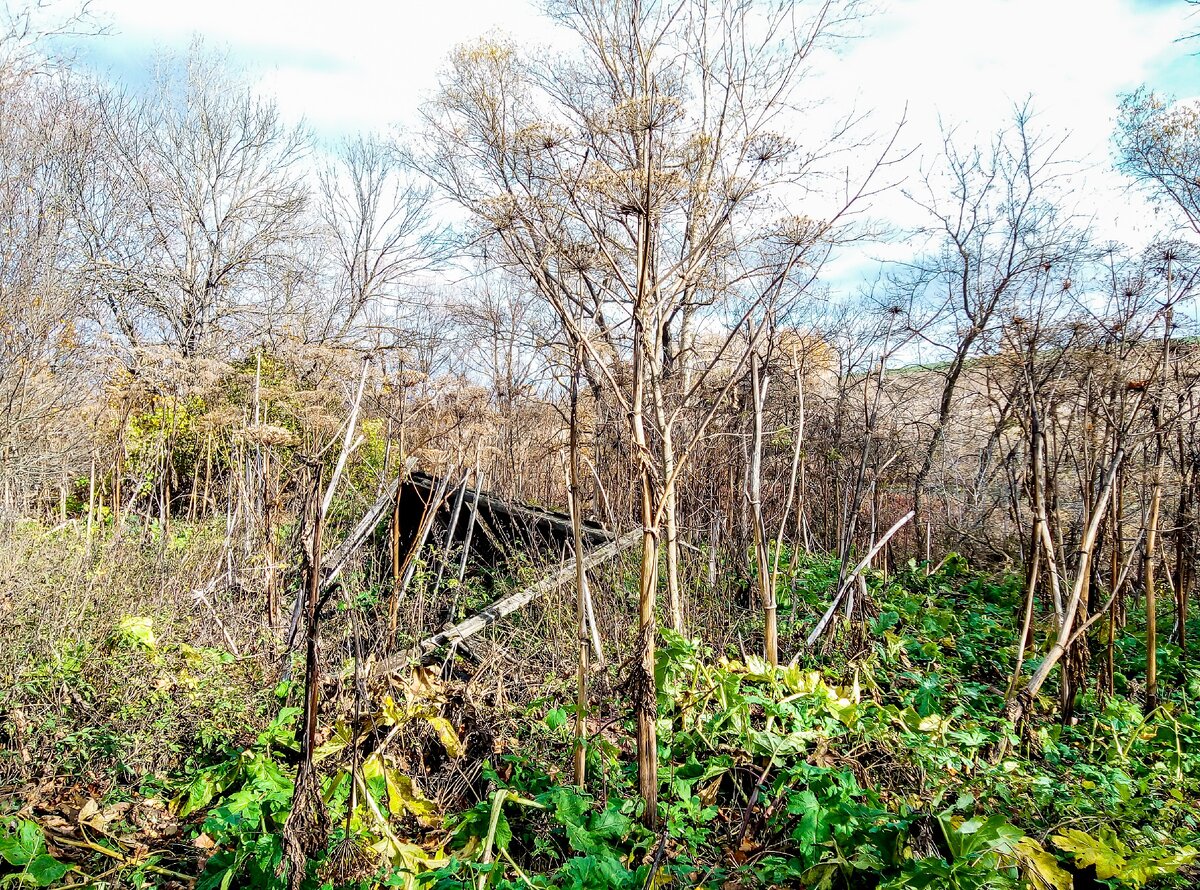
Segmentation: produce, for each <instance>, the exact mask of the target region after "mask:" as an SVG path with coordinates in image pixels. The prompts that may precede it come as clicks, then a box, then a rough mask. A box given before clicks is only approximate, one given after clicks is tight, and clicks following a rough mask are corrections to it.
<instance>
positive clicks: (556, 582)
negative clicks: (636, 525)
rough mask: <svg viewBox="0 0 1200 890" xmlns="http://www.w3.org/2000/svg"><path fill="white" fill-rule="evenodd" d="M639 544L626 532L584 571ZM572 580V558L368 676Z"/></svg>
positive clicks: (463, 635) (636, 534)
mask: <svg viewBox="0 0 1200 890" xmlns="http://www.w3.org/2000/svg"><path fill="white" fill-rule="evenodd" d="M641 540H642V531H641V529H636V530H634V531H631V532H628V533H627V534H624V535H622V536H621V537H619V538H617V539H616V540H615V541H611V542H609V543H608V544H605V545H604V546H603V547H599V548H597V549H596V550H593V551H592V552H591V553H588V554H586V555H585V556H584V558H583V567H584V569H590V568H592V567H593V566H597V565H599V564H600V563H602V562H604V561H605V560H609V559H612V558H613V557H614V556H616V555H618V554H619V553H621V552H623V551H625V550H628V549H629V548H630V547H632V546H633V545H634V544H636V543H638V542H639V541H641ZM573 580H575V559H574V558H572V559H570V560H568V561H567V562H565V563H563V565H562V566H561V567H560V568H559V569H558V570H557V571H555V572H553V573H552V574H550V575H547V576H546V577H545V578H542V579H541V580H540V581H537V582H535V583H534V584H530V585H529V586H528V587H523V588H521V589H520V590H517V591H514V592H513V593H510V594H509V595H508V596H505V597H502V598H500V599H498V600H496V601H495V602H494V603H492V604H491V605H490V606H488V607H487V608H485V609H483V610H482V611H480V612H477V613H475V614H474V615H472V616H471V617H470V618H467V619H465V620H464V621H460V622H459V623H458V624H455V625H454V626H453V627H448V628H446V629H445V630H442V631H439V632H438V633H436V634H434V635H433V636H431V637H426V638H425V639H423V640H421V641H420V642H419V643H417V644H416V645H415V646H413V647H412V648H411V649H409V650H407V651H405V652H400V653H397V654H396V655H393V656H390V657H388V658H385V659H384V660H383V661H380V662H377V663H376V664H375V665H374V666H372V668H371V671H370V676H372V677H379V676H386V675H388V674H394V673H396V672H397V671H400V670H403V669H404V668H405V666H407V665H408V664H410V663H412V662H414V661H416V660H418V659H420V658H422V657H423V656H425V655H428V654H429V653H430V652H434V651H436V650H438V649H441V648H443V647H445V646H449V645H454V644H456V643H460V642H462V641H463V640H466V639H468V638H469V637H472V636H474V635H475V634H477V633H479V632H480V631H481V630H485V629H486V628H488V627H491V626H492V625H493V624H495V623H496V622H497V621H499V620H500V619H501V618H503V617H504V616H506V615H511V614H512V613H513V612H515V611H517V610H518V609H521V608H523V607H524V606H527V605H528V604H529V603H531V602H533V601H534V600H535V599H537V598H538V597H540V596H544V595H545V594H547V593H549V592H550V591H552V590H554V589H555V588H557V587H560V586H562V585H563V584H569V583H570V582H571V581H573Z"/></svg>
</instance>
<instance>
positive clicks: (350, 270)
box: [316, 136, 442, 335]
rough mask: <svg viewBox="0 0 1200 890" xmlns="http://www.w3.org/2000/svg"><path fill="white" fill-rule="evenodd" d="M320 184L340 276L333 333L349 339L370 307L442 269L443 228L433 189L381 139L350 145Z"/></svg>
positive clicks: (321, 208) (330, 323)
mask: <svg viewBox="0 0 1200 890" xmlns="http://www.w3.org/2000/svg"><path fill="white" fill-rule="evenodd" d="M317 183H318V196H317V202H316V205H317V207H316V209H317V213H318V215H319V216H320V219H321V223H322V230H323V234H324V235H325V239H326V241H327V244H328V248H329V250H330V253H331V254H332V261H333V262H332V265H333V272H334V274H335V276H336V282H335V285H334V304H333V306H331V307H329V310H328V316H327V322H326V331H327V333H328V334H331V335H333V334H336V335H342V334H345V333H346V331H347V330H348V329H349V328H350V327H351V326H352V325H353V324H354V323H355V322H356V321H357V320H359V318H360V317H361V316H362V314H363V311H364V309H366V308H367V306H368V305H369V304H370V303H372V302H373V301H377V300H382V299H392V300H395V299H396V298H397V297H398V293H397V288H398V287H399V286H400V285H401V284H402V283H403V282H404V281H406V280H407V279H410V278H411V276H413V275H414V274H416V273H419V272H422V271H426V270H429V269H431V268H432V267H433V266H434V264H435V263H436V262H437V259H438V255H439V250H440V248H441V246H442V244H441V243H440V237H439V236H440V231H439V229H438V227H437V226H435V224H434V221H433V214H432V213H431V211H430V202H431V191H432V189H431V187H430V186H429V184H428V183H425V182H421V181H419V180H418V179H417V178H416V176H415V175H414V174H412V173H411V172H410V171H409V169H408V168H407V166H406V164H405V163H404V161H403V159H402V157H401V156H400V154H399V153H398V152H397V151H396V150H395V149H394V148H393V147H391V146H389V145H387V144H386V143H384V142H382V141H380V140H379V139H376V138H374V137H370V136H358V137H354V138H350V139H347V140H345V141H344V142H342V144H341V145H340V146H339V147H338V149H337V151H336V153H335V154H334V157H333V159H332V160H330V161H329V162H327V163H325V164H324V165H322V166H321V167H320V168H319V170H318V172H317Z"/></svg>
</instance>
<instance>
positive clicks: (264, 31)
mask: <svg viewBox="0 0 1200 890" xmlns="http://www.w3.org/2000/svg"><path fill="white" fill-rule="evenodd" d="M875 8H876V11H875V12H874V13H873V14H872V15H871V16H870V17H869V18H868V19H866V20H865V21H864V22H863V23H862V26H861V29H862V33H861V35H860V36H859V37H857V38H856V39H854V40H852V41H849V42H847V43H845V44H844V45H843V46H842V47H841V48H840V49H839V51H838V52H837V54H836V55H835V56H830V57H829V58H827V59H825V60H824V64H823V65H822V70H821V73H820V75H819V79H818V80H817V82H816V83H815V84H814V86H815V88H816V89H817V90H818V91H819V92H821V93H823V94H824V95H827V96H828V100H829V102H828V107H830V108H834V109H838V108H846V107H849V106H850V105H851V104H853V105H854V106H855V107H857V108H858V109H860V110H870V111H871V112H872V115H873V121H874V125H875V127H876V128H877V129H879V130H880V131H883V130H888V129H890V127H892V126H894V122H896V121H898V120H899V119H900V117H901V116H902V115H905V116H906V119H907V124H906V125H905V127H904V130H903V133H902V143H903V144H904V146H905V147H906V148H911V149H912V150H913V155H912V159H911V162H910V169H909V170H908V171H907V172H908V173H909V174H910V175H916V173H917V171H918V170H919V168H920V165H921V164H923V163H927V162H928V161H929V159H930V157H931V156H932V154H933V153H935V152H936V150H937V149H938V147H939V146H940V143H941V137H940V129H939V127H940V126H941V125H951V126H953V127H954V128H955V129H956V130H957V131H958V134H959V137H958V138H960V139H962V140H965V141H970V140H974V139H977V140H983V141H986V140H987V139H988V137H989V134H992V133H994V132H995V131H996V130H997V129H998V128H1000V127H1001V126H1003V125H1004V124H1005V122H1006V121H1007V120H1009V119H1011V110H1012V107H1013V105H1014V103H1018V102H1022V101H1023V100H1025V99H1026V98H1031V99H1032V106H1033V108H1034V109H1035V111H1036V113H1037V118H1036V121H1037V122H1038V125H1039V126H1044V127H1045V128H1046V130H1047V131H1048V132H1049V133H1050V134H1051V135H1054V136H1055V137H1056V138H1057V137H1058V136H1062V137H1063V138H1065V139H1066V143H1065V144H1064V146H1063V152H1064V155H1065V156H1070V157H1073V158H1078V159H1080V160H1081V161H1082V162H1083V173H1082V174H1081V176H1080V177H1079V179H1078V181H1077V186H1076V188H1074V189H1073V191H1074V194H1075V197H1076V198H1077V200H1078V202H1079V205H1080V207H1079V211H1080V212H1081V213H1083V214H1084V215H1085V216H1088V217H1089V218H1091V219H1092V221H1093V224H1094V226H1095V228H1096V230H1097V232H1098V234H1100V235H1101V236H1102V237H1120V238H1122V239H1123V240H1125V241H1127V242H1135V243H1136V242H1137V241H1138V239H1139V238H1141V239H1148V238H1149V237H1150V236H1151V235H1152V234H1153V233H1154V232H1155V231H1158V230H1160V229H1161V228H1162V227H1163V226H1164V225H1165V224H1166V223H1167V221H1166V220H1164V219H1163V218H1162V217H1161V216H1160V215H1156V214H1155V213H1154V212H1153V211H1152V210H1151V209H1149V208H1148V206H1147V205H1146V203H1145V202H1144V201H1142V200H1141V199H1140V197H1139V196H1138V195H1137V194H1136V193H1133V192H1131V191H1130V189H1129V188H1128V186H1127V184H1126V183H1125V182H1124V181H1123V180H1121V179H1120V177H1118V176H1117V175H1116V174H1115V173H1114V172H1112V170H1111V133H1112V128H1113V122H1114V118H1115V114H1116V104H1117V97H1118V95H1119V94H1120V93H1121V92H1124V91H1128V90H1131V89H1134V88H1135V87H1137V86H1138V85H1140V84H1143V83H1145V84H1149V85H1150V86H1151V87H1153V88H1154V89H1156V90H1160V91H1162V92H1165V93H1167V94H1170V95H1173V96H1175V97H1178V98H1187V97H1192V96H1200V59H1198V58H1197V56H1196V55H1195V54H1196V53H1197V52H1200V40H1196V41H1187V42H1181V41H1179V39H1178V38H1179V37H1180V36H1181V35H1184V34H1187V33H1189V32H1191V31H1200V6H1198V7H1193V6H1190V5H1188V4H1187V3H1185V2H1184V0H877V2H876V7H875ZM91 9H92V11H93V12H94V13H95V15H96V16H97V18H98V19H99V21H100V22H102V23H104V24H105V25H107V27H108V29H109V33H108V35H107V36H104V37H101V38H94V39H88V40H85V41H80V42H78V43H77V44H76V45H75V51H76V53H77V54H78V56H79V58H80V60H81V61H83V62H84V63H86V64H90V65H92V66H94V67H96V68H98V69H100V70H101V71H105V72H108V73H110V74H111V75H113V76H115V77H117V78H123V79H128V80H133V81H136V80H137V79H138V78H140V77H143V76H145V73H146V71H147V66H148V61H149V60H150V59H151V58H152V57H153V56H154V54H155V53H156V52H161V51H167V52H182V51H184V50H186V48H187V46H188V44H189V43H190V42H191V41H192V40H193V39H194V38H196V37H200V38H202V39H203V40H204V41H205V42H206V43H207V44H209V45H210V46H212V47H214V48H217V49H223V50H225V51H227V52H228V54H229V56H230V57H231V59H232V60H233V61H234V62H235V63H236V64H239V65H241V66H244V67H245V68H246V69H247V72H248V73H249V74H251V75H252V76H255V77H258V78H260V79H261V84H262V89H264V90H265V91H266V92H268V93H270V94H272V95H274V96H275V98H276V99H277V101H278V102H279V104H280V107H281V108H282V110H283V111H284V113H285V114H287V115H288V116H290V117H292V118H295V119H300V118H303V119H304V120H305V121H306V122H307V123H308V125H309V126H310V127H312V129H313V130H314V131H315V132H316V133H317V134H318V135H319V136H321V137H324V138H328V139H335V138H336V137H338V136H340V135H342V134H347V133H353V132H356V131H364V130H368V131H378V132H389V131H393V130H399V131H401V132H403V131H404V130H405V129H407V127H408V126H410V125H411V123H412V121H413V120H414V117H415V113H416V109H417V108H418V106H419V103H420V102H421V100H422V98H423V97H424V96H426V95H428V94H429V93H430V92H431V91H432V90H433V88H434V85H435V81H436V76H437V71H438V69H439V67H440V66H441V64H442V61H443V59H444V58H445V57H446V55H447V53H448V52H449V51H450V50H451V49H452V48H453V47H454V46H455V45H456V44H459V43H461V42H463V41H466V40H470V39H471V38H473V37H477V36H480V35H482V34H485V33H488V32H492V31H497V32H501V33H505V34H507V35H509V36H511V37H513V38H514V39H516V40H518V41H519V42H522V43H526V44H531V45H535V46H536V45H548V46H554V45H555V44H556V43H561V40H562V35H561V33H560V32H558V31H557V30H556V27H555V26H554V25H552V24H551V23H549V22H548V21H547V20H545V19H544V18H543V17H541V16H540V15H539V13H538V11H537V8H536V2H531V0H420V2H417V0H391V2H364V0H342V2H338V3H331V2H328V0H320V2H311V0H206V2H203V3H194V2H183V0H93V4H92V7H91ZM880 206H881V207H882V208H883V209H882V212H883V213H884V215H886V216H889V217H894V218H895V219H896V220H897V221H898V222H899V223H900V224H902V225H903V224H908V223H909V222H910V221H911V220H912V214H913V213H915V212H916V211H915V209H914V208H913V207H912V205H911V204H909V203H907V202H905V201H904V199H903V198H902V197H901V196H900V195H899V193H898V192H897V193H895V194H893V195H891V196H889V197H888V198H886V199H884V200H883V202H882V203H881V205H880ZM896 249H898V248H897V247H896V245H892V246H891V247H889V246H886V245H884V246H879V247H878V248H877V251H876V252H877V254H878V255H879V256H881V257H882V256H885V255H886V254H888V253H889V251H891V252H892V253H894V252H895V250H896ZM862 262H863V257H862V256H857V257H854V258H849V259H843V261H842V263H841V265H840V267H835V270H834V274H835V277H842V278H847V279H848V278H850V277H853V276H854V275H861V265H862Z"/></svg>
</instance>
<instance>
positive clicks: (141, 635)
mask: <svg viewBox="0 0 1200 890" xmlns="http://www.w3.org/2000/svg"><path fill="white" fill-rule="evenodd" d="M117 629H118V630H119V631H120V632H121V636H122V638H123V639H124V640H125V642H127V643H131V644H133V645H135V646H142V647H144V648H146V649H154V648H155V647H157V646H158V641H157V640H156V639H155V638H154V619H153V618H142V617H139V616H136V615H126V616H125V617H124V618H122V619H121V620H120V621H119V622H118V623H117Z"/></svg>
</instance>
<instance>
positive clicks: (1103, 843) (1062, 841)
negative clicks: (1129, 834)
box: [1051, 828, 1126, 878]
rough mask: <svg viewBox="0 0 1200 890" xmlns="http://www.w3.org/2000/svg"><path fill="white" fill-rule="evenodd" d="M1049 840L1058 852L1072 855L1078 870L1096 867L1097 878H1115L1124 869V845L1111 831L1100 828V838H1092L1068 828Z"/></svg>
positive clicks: (1076, 829)
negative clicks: (1091, 866)
mask: <svg viewBox="0 0 1200 890" xmlns="http://www.w3.org/2000/svg"><path fill="white" fill-rule="evenodd" d="M1051 840H1052V841H1054V846H1056V847H1058V848H1059V849H1060V850H1063V851H1065V852H1067V853H1074V854H1075V864H1076V865H1077V866H1079V867H1080V868H1087V867H1088V866H1089V865H1094V866H1096V877H1098V878H1115V877H1117V876H1118V875H1120V874H1121V873H1122V871H1123V870H1124V868H1125V850H1126V848H1125V845H1124V844H1122V843H1121V841H1120V840H1119V839H1118V838H1117V836H1116V834H1114V833H1113V831H1112V830H1111V829H1108V828H1101V829H1100V837H1099V838H1094V837H1092V836H1091V835H1090V834H1088V833H1087V832H1086V831H1080V830H1079V829H1078V828H1068V829H1067V830H1066V831H1064V832H1063V833H1062V834H1056V835H1054V836H1053V837H1052V838H1051Z"/></svg>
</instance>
